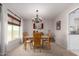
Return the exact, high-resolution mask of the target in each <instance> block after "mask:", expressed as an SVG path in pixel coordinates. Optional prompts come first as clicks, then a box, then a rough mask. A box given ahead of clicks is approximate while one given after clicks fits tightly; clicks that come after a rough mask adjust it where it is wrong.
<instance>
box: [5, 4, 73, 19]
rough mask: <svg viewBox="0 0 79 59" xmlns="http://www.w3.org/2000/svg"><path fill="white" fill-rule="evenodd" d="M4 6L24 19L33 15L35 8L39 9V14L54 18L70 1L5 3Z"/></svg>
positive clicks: (68, 5) (66, 7)
mask: <svg viewBox="0 0 79 59" xmlns="http://www.w3.org/2000/svg"><path fill="white" fill-rule="evenodd" d="M5 5H6V7H7V8H8V9H10V10H12V11H14V12H16V13H18V14H19V15H20V16H21V17H23V19H24V20H30V19H32V18H34V17H35V10H37V9H38V10H39V16H40V17H42V18H47V19H54V18H55V17H56V16H58V15H59V14H60V13H62V12H64V11H65V10H66V9H68V8H69V7H70V6H71V5H72V4H70V3H5Z"/></svg>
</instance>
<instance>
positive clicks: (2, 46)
mask: <svg viewBox="0 0 79 59" xmlns="http://www.w3.org/2000/svg"><path fill="white" fill-rule="evenodd" d="M7 13H8V11H7V7H6V5H5V4H2V7H1V18H0V21H1V28H0V29H1V33H0V34H1V40H0V55H5V54H7V51H8V50H7V49H9V50H10V49H13V48H15V46H18V44H20V43H21V40H22V26H21V36H20V39H17V40H15V41H12V42H10V43H8V42H7V24H8V21H7V20H8V16H7ZM21 19H22V18H21ZM21 24H22V23H21Z"/></svg>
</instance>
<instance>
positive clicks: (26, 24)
mask: <svg viewBox="0 0 79 59" xmlns="http://www.w3.org/2000/svg"><path fill="white" fill-rule="evenodd" d="M43 23H44V29H43V32H44V33H47V32H48V30H51V32H53V31H54V28H53V26H54V25H53V24H54V23H53V20H52V19H45V20H43ZM23 31H24V32H28V33H29V35H32V32H33V24H32V20H30V19H29V20H26V19H25V20H24V21H23Z"/></svg>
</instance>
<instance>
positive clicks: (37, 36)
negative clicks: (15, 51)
mask: <svg viewBox="0 0 79 59" xmlns="http://www.w3.org/2000/svg"><path fill="white" fill-rule="evenodd" d="M33 47H34V50H35V49H36V48H40V51H41V33H39V32H35V33H33Z"/></svg>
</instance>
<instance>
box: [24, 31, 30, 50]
mask: <svg viewBox="0 0 79 59" xmlns="http://www.w3.org/2000/svg"><path fill="white" fill-rule="evenodd" d="M28 35H29V34H28V33H27V32H23V43H24V48H25V50H26V47H27V40H28V38H26V36H28Z"/></svg>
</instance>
